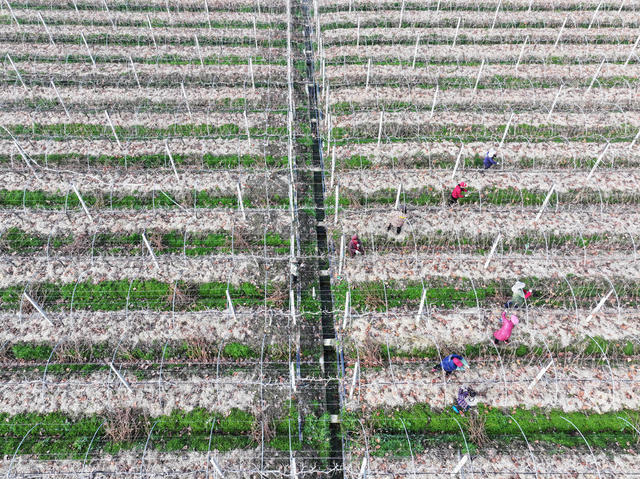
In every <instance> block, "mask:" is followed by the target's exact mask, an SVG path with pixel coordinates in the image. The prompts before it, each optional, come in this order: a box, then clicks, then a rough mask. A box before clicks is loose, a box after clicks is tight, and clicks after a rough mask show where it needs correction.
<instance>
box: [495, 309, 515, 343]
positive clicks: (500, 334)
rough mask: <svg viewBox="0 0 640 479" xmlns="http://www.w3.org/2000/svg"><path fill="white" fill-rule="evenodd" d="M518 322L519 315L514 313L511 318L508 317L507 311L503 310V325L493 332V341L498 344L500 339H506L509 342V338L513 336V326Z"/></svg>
mask: <svg viewBox="0 0 640 479" xmlns="http://www.w3.org/2000/svg"><path fill="white" fill-rule="evenodd" d="M516 324H518V317H517V316H516V315H515V314H512V315H511V317H510V318H509V319H507V312H506V311H503V312H502V327H501V328H500V329H498V330H497V331H496V332H495V333H493V337H494V339H493V341H494V342H495V343H496V344H500V341H504V342H505V343H509V338H510V337H511V330H512V329H513V327H514V326H515V325H516Z"/></svg>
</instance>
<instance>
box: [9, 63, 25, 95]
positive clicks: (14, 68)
mask: <svg viewBox="0 0 640 479" xmlns="http://www.w3.org/2000/svg"><path fill="white" fill-rule="evenodd" d="M7 58H8V59H9V63H11V67H12V68H13V71H14V72H16V75H17V76H18V80H20V83H21V84H22V88H24V91H26V92H27V93H29V89H28V88H27V85H25V84H24V81H23V80H22V75H20V72H19V71H18V69H17V68H16V64H15V63H13V60H12V59H11V56H10V55H9V54H8V53H7Z"/></svg>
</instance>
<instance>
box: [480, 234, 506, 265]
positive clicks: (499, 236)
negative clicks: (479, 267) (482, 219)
mask: <svg viewBox="0 0 640 479" xmlns="http://www.w3.org/2000/svg"><path fill="white" fill-rule="evenodd" d="M501 239H502V233H498V236H496V239H495V241H494V242H493V246H491V251H489V256H487V261H485V262H484V269H487V268H488V267H489V262H490V261H491V258H492V257H493V253H495V252H496V248H497V247H498V243H499V242H500V240H501Z"/></svg>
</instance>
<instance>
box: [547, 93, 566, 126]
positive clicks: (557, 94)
mask: <svg viewBox="0 0 640 479" xmlns="http://www.w3.org/2000/svg"><path fill="white" fill-rule="evenodd" d="M563 87H564V85H560V88H558V93H556V97H555V98H554V99H553V103H552V104H551V108H550V109H549V114H548V115H547V121H549V119H550V118H551V114H552V113H553V109H554V108H555V107H556V103H557V102H558V98H560V93H562V88H563Z"/></svg>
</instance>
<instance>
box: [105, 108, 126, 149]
mask: <svg viewBox="0 0 640 479" xmlns="http://www.w3.org/2000/svg"><path fill="white" fill-rule="evenodd" d="M104 116H106V117H107V123H109V126H110V127H111V132H112V133H113V136H114V138H115V139H116V143H117V144H118V146H119V147H120V148H122V144H121V143H120V140H119V139H118V135H117V133H116V129H115V127H114V126H113V123H112V122H111V118H110V117H109V112H107V110H105V111H104Z"/></svg>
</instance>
